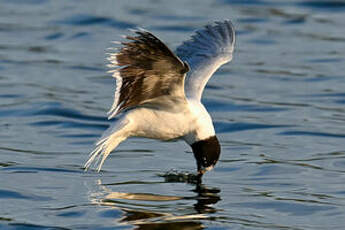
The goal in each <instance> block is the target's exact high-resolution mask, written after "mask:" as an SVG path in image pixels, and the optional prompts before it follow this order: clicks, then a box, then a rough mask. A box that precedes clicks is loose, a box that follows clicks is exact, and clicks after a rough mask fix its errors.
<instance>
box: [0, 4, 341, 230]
mask: <svg viewBox="0 0 345 230" xmlns="http://www.w3.org/2000/svg"><path fill="white" fill-rule="evenodd" d="M225 18H228V19H231V20H233V22H234V25H235V27H236V31H237V44H236V51H235V54H234V60H233V62H232V63H231V64H228V65H226V66H224V67H223V68H222V69H220V70H219V71H218V72H217V73H216V74H215V76H214V77H213V78H212V79H211V81H210V82H209V85H208V87H207V89H206V91H205V93H204V103H205V104H206V107H207V109H208V110H209V112H210V113H211V115H212V117H213V118H214V121H215V127H216V130H217V132H218V133H219V139H220V141H221V144H222V151H223V153H222V156H221V159H220V162H219V163H218V165H217V167H216V168H215V169H214V170H213V171H212V172H209V173H207V175H206V176H205V178H204V184H203V185H202V186H200V187H197V186H195V185H193V184H190V183H186V181H185V180H184V179H183V172H193V170H195V161H194V159H193V156H192V154H191V152H190V149H189V147H188V146H187V145H186V144H185V143H183V142H170V143H164V142H159V141H154V140H149V139H139V138H133V139H130V140H127V141H126V142H124V143H123V144H122V145H121V146H120V147H119V148H118V151H117V152H115V153H113V154H112V155H111V156H110V157H109V158H108V160H107V161H106V163H105V165H104V167H103V171H102V173H101V174H98V173H96V172H94V171H90V172H87V173H84V172H83V169H82V166H83V164H84V162H85V160H86V159H87V156H88V152H89V151H90V150H92V148H93V143H94V142H95V141H96V140H97V138H98V137H99V136H100V135H101V133H102V132H103V131H104V130H105V129H106V128H107V126H108V125H109V124H110V122H109V121H107V119H106V111H107V110H108V109H109V107H110V106H111V103H112V95H113V90H114V86H113V81H114V80H113V79H112V78H111V77H110V76H109V74H106V67H105V64H106V61H105V54H104V53H105V50H106V48H108V47H109V46H111V43H110V41H112V40H118V39H119V38H120V37H119V35H120V34H126V33H128V31H127V30H126V29H127V28H131V27H135V26H140V27H144V28H146V29H149V30H151V31H153V32H154V33H156V34H157V35H158V36H159V37H160V38H161V39H163V40H164V41H166V42H167V44H168V45H169V46H170V47H172V48H175V47H176V46H178V45H179V44H180V43H181V42H182V41H183V40H185V39H187V38H188V37H189V36H190V34H191V33H192V32H193V31H194V30H195V29H197V28H200V27H201V26H202V25H204V24H207V23H208V22H212V21H214V20H216V19H225ZM344 72H345V2H344V1H340V0H339V1H331V0H330V1H326V0H324V1H322V0H310V1H307V0H305V1H303V0H291V1H290V0H289V1H288V0H285V1H283V0H281V1H276V0H243V1H241V0H214V1H206V0H205V1H199V0H198V1H197V0H193V1H160V0H151V1H149V0H145V1H143V0H136V1H92V0H88V1H81V0H73V1H72V0H70V1H67V0H65V1H63V0H60V1H53V0H0V229H9V230H14V229H24V230H31V229H40V230H43V229H204V228H205V229H214V230H220V229H293V230H298V229H313V230H314V229H344V226H345V186H344V182H345V78H344ZM171 170H174V171H171ZM186 175H187V174H186Z"/></svg>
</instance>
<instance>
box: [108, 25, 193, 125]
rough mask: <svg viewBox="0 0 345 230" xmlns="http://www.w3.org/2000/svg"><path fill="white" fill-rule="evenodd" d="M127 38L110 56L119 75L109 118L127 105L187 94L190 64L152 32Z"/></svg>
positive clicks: (130, 106) (115, 73)
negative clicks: (186, 76)
mask: <svg viewBox="0 0 345 230" xmlns="http://www.w3.org/2000/svg"><path fill="white" fill-rule="evenodd" d="M126 39H128V42H123V43H122V45H123V47H122V48H120V50H119V52H117V53H112V54H110V56H109V58H108V59H109V61H110V62H111V63H112V64H111V65H110V67H115V68H116V69H115V70H114V71H112V72H114V74H113V76H114V77H115V78H116V79H117V82H116V91H115V97H114V104H113V106H112V108H111V110H110V111H109V119H110V118H112V117H114V116H115V115H116V114H118V113H119V112H121V111H123V110H125V109H129V108H133V107H135V106H138V105H143V104H145V103H154V102H155V101H158V100H160V99H161V96H171V97H175V99H176V97H183V98H184V97H185V96H184V77H185V74H186V72H188V70H189V68H188V65H186V64H185V63H183V62H182V61H181V60H180V59H179V58H178V57H177V56H176V55H175V54H174V53H173V52H172V51H171V50H170V49H169V48H168V47H167V46H166V45H165V44H164V43H163V42H161V41H160V40H159V39H158V38H157V37H155V36H154V35H153V34H151V33H150V32H147V31H143V30H140V31H135V36H126Z"/></svg>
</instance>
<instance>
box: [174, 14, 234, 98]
mask: <svg viewBox="0 0 345 230" xmlns="http://www.w3.org/2000/svg"><path fill="white" fill-rule="evenodd" d="M234 44H235V30H234V27H233V25H232V23H231V22H230V21H229V20H226V21H223V22H215V23H214V24H212V25H207V26H205V27H204V28H203V29H201V30H198V31H196V32H195V34H194V35H193V36H192V37H191V39H190V40H188V41H185V42H184V43H182V45H180V46H179V47H177V56H179V57H180V58H181V59H182V60H183V61H185V62H187V63H188V64H189V66H190V69H191V71H190V72H189V73H188V75H187V77H186V83H185V93H186V96H187V98H193V99H197V100H199V101H200V100H201V96H202V92H203V90H204V88H205V85H206V84H207V81H208V80H209V79H210V77H211V76H212V74H213V73H214V72H215V71H216V70H217V69H218V68H219V67H220V66H221V65H223V64H225V63H227V62H229V61H231V59H232V53H233V50H234Z"/></svg>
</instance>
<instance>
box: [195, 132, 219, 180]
mask: <svg viewBox="0 0 345 230" xmlns="http://www.w3.org/2000/svg"><path fill="white" fill-rule="evenodd" d="M191 147H192V149H193V153H194V157H195V159H196V163H197V166H198V173H199V174H201V175H202V174H204V173H205V172H206V171H209V170H211V169H212V168H213V167H214V165H215V164H216V163H217V161H218V159H219V155H220V145H219V141H218V139H217V137H216V136H212V137H209V138H207V139H205V140H201V141H197V142H195V143H193V144H192V145H191Z"/></svg>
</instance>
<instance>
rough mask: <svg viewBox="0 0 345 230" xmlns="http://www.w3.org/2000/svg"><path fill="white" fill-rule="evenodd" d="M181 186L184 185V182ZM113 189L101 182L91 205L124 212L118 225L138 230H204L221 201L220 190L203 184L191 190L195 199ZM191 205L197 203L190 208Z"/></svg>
mask: <svg viewBox="0 0 345 230" xmlns="http://www.w3.org/2000/svg"><path fill="white" fill-rule="evenodd" d="M176 178H178V176H176ZM177 182H181V178H179V179H178V181H176V183H177ZM157 183H173V182H172V177H171V176H170V177H166V179H165V181H164V182H157ZM187 183H188V182H187ZM112 185H114V184H112ZM112 185H109V184H103V183H102V181H101V180H100V179H99V180H98V181H97V186H96V188H97V189H98V191H97V192H91V191H90V196H89V199H90V201H91V203H93V204H97V205H100V206H104V207H107V208H109V207H110V208H111V209H116V210H120V211H121V212H122V213H123V214H122V217H121V218H120V219H116V220H114V221H116V223H120V224H124V225H133V226H136V228H135V229H138V230H139V229H189V230H190V229H204V226H203V224H202V222H201V221H202V220H205V219H210V218H211V216H210V214H213V213H216V212H217V210H216V208H213V207H212V206H211V205H213V204H216V203H217V202H218V201H219V200H221V198H220V195H219V193H220V191H221V190H220V189H219V188H213V187H212V188H211V187H208V186H206V185H203V184H194V185H193V186H195V187H194V188H193V189H192V190H190V191H191V192H193V195H192V196H171V195H161V194H153V193H132V192H119V191H115V189H114V188H112ZM94 188H95V187H94ZM190 201H195V202H193V204H190ZM114 218H116V217H114Z"/></svg>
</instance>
